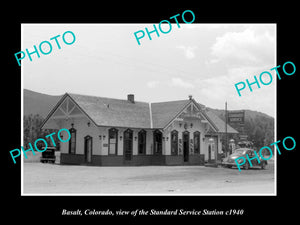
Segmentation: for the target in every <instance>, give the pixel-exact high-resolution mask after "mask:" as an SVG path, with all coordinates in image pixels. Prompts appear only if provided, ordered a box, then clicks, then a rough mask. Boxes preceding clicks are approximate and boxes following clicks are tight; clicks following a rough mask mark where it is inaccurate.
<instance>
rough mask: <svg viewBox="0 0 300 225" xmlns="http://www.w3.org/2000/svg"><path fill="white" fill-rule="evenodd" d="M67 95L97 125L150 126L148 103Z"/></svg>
mask: <svg viewBox="0 0 300 225" xmlns="http://www.w3.org/2000/svg"><path fill="white" fill-rule="evenodd" d="M69 96H70V97H71V98H72V99H73V100H74V101H75V102H76V103H77V104H78V105H79V106H80V108H81V109H82V110H83V111H84V112H85V113H86V114H88V115H89V116H90V117H91V119H93V121H94V122H95V123H96V124H97V125H99V126H116V127H136V128H150V125H151V122H150V110H149V103H145V102H137V101H135V102H134V103H131V102H130V101H127V100H120V99H113V98H103V97H95V96H87V95H78V94H69Z"/></svg>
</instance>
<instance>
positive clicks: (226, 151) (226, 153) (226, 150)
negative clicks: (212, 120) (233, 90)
mask: <svg viewBox="0 0 300 225" xmlns="http://www.w3.org/2000/svg"><path fill="white" fill-rule="evenodd" d="M227 117H228V116H227V101H226V102H225V157H227V156H228V148H227Z"/></svg>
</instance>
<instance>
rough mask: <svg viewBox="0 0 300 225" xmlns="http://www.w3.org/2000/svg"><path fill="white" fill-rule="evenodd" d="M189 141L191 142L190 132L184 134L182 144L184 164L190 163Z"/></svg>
mask: <svg viewBox="0 0 300 225" xmlns="http://www.w3.org/2000/svg"><path fill="white" fill-rule="evenodd" d="M189 140H190V133H189V132H188V131H185V132H183V134H182V142H183V162H188V161H189V154H190V153H189V152H190V151H189V149H190V145H189V143H190V142H189Z"/></svg>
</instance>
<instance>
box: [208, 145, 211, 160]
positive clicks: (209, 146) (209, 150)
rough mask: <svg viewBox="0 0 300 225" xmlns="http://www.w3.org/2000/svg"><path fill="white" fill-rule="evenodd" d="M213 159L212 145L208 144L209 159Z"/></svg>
mask: <svg viewBox="0 0 300 225" xmlns="http://www.w3.org/2000/svg"><path fill="white" fill-rule="evenodd" d="M210 160H211V145H210V144H209V145H208V161H210Z"/></svg>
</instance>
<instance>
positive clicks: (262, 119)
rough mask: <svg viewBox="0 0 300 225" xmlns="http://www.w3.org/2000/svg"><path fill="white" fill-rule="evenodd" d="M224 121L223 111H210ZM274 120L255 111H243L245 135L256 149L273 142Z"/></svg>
mask: <svg viewBox="0 0 300 225" xmlns="http://www.w3.org/2000/svg"><path fill="white" fill-rule="evenodd" d="M210 110H212V111H213V112H214V113H215V114H216V115H217V116H219V117H220V118H221V119H222V120H224V121H225V110H221V109H210ZM274 122H275V121H274V118H273V117H271V116H269V115H267V114H265V113H262V112H257V111H252V110H248V109H246V110H245V133H246V134H247V135H248V140H250V141H253V142H254V145H255V146H256V147H257V148H260V147H263V146H266V145H270V143H273V142H274Z"/></svg>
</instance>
